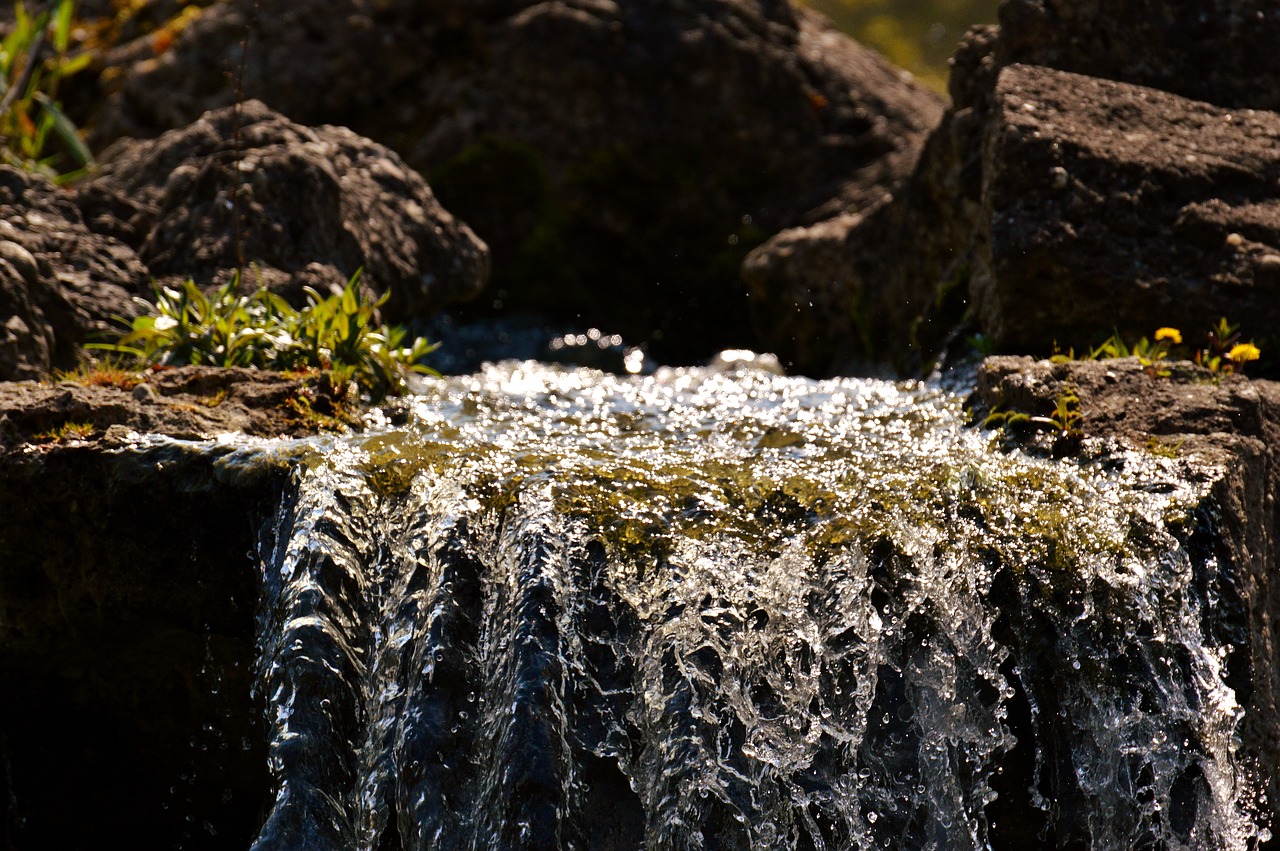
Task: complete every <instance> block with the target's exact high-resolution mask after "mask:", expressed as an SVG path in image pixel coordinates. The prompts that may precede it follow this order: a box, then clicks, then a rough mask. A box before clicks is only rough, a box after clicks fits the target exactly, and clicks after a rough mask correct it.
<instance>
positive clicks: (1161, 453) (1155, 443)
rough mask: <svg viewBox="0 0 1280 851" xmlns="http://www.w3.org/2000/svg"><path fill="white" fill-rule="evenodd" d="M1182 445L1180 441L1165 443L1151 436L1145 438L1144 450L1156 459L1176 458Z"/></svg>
mask: <svg viewBox="0 0 1280 851" xmlns="http://www.w3.org/2000/svg"><path fill="white" fill-rule="evenodd" d="M1184 440H1185V438H1184ZM1182 443H1183V441H1182V440H1179V441H1176V442H1173V443H1165V442H1164V441H1163V440H1161V439H1160V438H1158V437H1156V436H1155V435H1154V434H1153V435H1151V436H1150V437H1148V438H1147V443H1146V449H1147V451H1148V452H1150V453H1151V454H1152V455H1154V456H1156V457H1157V458H1177V457H1178V452H1179V450H1181V449H1182Z"/></svg>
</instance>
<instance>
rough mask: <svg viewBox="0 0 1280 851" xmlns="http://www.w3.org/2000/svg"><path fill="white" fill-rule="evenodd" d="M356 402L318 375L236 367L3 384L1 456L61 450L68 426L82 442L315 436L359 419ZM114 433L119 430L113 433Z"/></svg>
mask: <svg viewBox="0 0 1280 851" xmlns="http://www.w3.org/2000/svg"><path fill="white" fill-rule="evenodd" d="M355 402H356V400H355V399H354V398H352V397H348V396H347V395H346V394H345V393H340V392H337V391H335V388H333V387H331V386H330V385H329V384H328V382H326V381H323V380H321V379H320V378H319V377H313V378H305V377H304V378H295V377H285V376H283V375H281V374H280V373H275V372H269V371H266V370H258V369H242V368H237V367H232V368H222V367H211V366H183V367H175V368H164V369H159V370H154V371H151V372H147V373H143V374H142V375H137V376H135V375H132V374H129V373H123V372H119V373H116V374H112V373H111V372H110V371H98V372H93V371H87V372H84V373H82V374H79V377H78V378H76V377H72V378H68V379H66V380H63V381H60V382H58V383H57V384H49V383H36V382H33V381H17V382H0V453H3V452H6V451H14V450H18V449H20V448H23V447H28V448H29V447H30V446H31V445H40V446H44V447H50V446H56V445H57V444H58V443H59V442H60V441H59V439H58V437H57V434H58V432H59V431H60V430H62V429H64V428H65V427H66V426H67V425H76V426H80V427H82V428H81V431H82V432H83V433H82V434H80V435H78V439H80V440H81V442H93V441H98V440H103V439H105V440H106V441H107V443H109V444H119V443H122V442H127V441H126V440H125V437H126V436H127V435H128V433H129V432H133V433H134V434H135V435H137V434H150V433H155V434H165V435H168V436H170V437H177V438H181V439H184V440H208V439H212V438H213V437H215V436H217V435H219V434H226V433H230V432H239V433H241V434H246V435H251V436H255V437H285V436H304V435H311V434H315V433H317V432H318V431H321V430H325V429H332V428H343V427H346V426H349V425H351V424H353V423H354V422H355V419H356V404H355ZM113 430H114V431H113Z"/></svg>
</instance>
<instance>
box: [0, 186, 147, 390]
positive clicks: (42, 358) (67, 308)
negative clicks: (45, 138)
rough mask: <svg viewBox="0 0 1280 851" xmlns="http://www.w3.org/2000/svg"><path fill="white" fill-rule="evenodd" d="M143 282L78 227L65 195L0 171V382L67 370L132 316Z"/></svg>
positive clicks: (125, 254) (136, 266)
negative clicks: (85, 347) (88, 345)
mask: <svg viewBox="0 0 1280 851" xmlns="http://www.w3.org/2000/svg"><path fill="white" fill-rule="evenodd" d="M146 280H147V270H146V268H145V267H144V266H143V265H142V263H141V262H139V260H138V258H137V256H136V255H135V254H134V252H133V251H132V250H131V249H129V248H128V247H127V246H125V245H123V244H122V243H120V242H119V241H117V240H115V239H113V238H111V237H109V236H103V235H100V234H95V233H92V232H91V231H90V230H89V229H88V228H86V227H85V224H84V221H83V220H82V218H81V216H80V211H79V210H78V209H77V208H76V206H75V204H74V203H73V202H72V200H71V198H70V196H69V195H68V194H67V193H66V192H65V191H63V190H61V189H59V188H58V187H56V186H54V185H53V184H52V183H51V182H49V181H48V180H47V179H46V178H44V177H42V176H39V175H35V174H29V173H26V172H22V171H19V170H17V169H14V168H10V167H9V166H0V317H2V319H0V380H15V379H27V378H40V377H43V376H46V375H48V374H49V372H50V370H53V369H70V368H72V367H74V366H75V365H76V362H77V360H78V359H79V355H80V346H81V344H82V343H84V342H85V341H86V340H87V339H88V338H89V337H91V336H93V335H96V334H98V333H100V332H104V331H107V330H110V329H113V328H118V327H119V325H118V323H117V322H116V321H115V317H118V316H132V315H133V313H134V310H135V308H134V305H133V302H132V300H131V297H132V296H133V295H136V294H139V293H141V292H142V290H143V289H144V287H145V285H146Z"/></svg>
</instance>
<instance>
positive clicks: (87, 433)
mask: <svg viewBox="0 0 1280 851" xmlns="http://www.w3.org/2000/svg"><path fill="white" fill-rule="evenodd" d="M95 431H97V428H95V427H94V425H93V423H77V422H66V423H63V424H62V425H60V426H58V427H57V428H51V429H48V430H47V431H41V432H37V433H36V434H34V435H32V438H33V439H34V440H37V441H44V442H49V443H67V442H68V441H72V440H88V439H89V438H91V437H93V433H94V432H95Z"/></svg>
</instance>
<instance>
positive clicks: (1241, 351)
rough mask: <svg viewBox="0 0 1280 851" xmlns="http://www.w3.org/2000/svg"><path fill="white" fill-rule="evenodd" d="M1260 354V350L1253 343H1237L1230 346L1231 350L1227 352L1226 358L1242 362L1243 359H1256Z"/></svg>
mask: <svg viewBox="0 0 1280 851" xmlns="http://www.w3.org/2000/svg"><path fill="white" fill-rule="evenodd" d="M1261 355H1262V352H1261V351H1259V349H1258V347H1257V346H1255V345H1254V344H1253V343H1238V344H1236V345H1234V346H1232V347H1231V351H1229V352H1227V360H1232V361H1235V362H1236V363H1244V362H1245V361H1251V360H1257V359H1258V358H1259V357H1260V356H1261Z"/></svg>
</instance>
